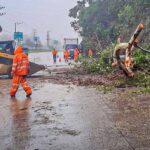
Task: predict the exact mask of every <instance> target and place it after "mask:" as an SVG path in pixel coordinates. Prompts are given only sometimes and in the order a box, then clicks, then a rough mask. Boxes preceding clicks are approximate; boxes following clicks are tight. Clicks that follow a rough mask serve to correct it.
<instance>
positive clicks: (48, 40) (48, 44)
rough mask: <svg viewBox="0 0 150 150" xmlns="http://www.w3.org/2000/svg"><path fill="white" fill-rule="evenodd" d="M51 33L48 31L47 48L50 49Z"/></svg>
mask: <svg viewBox="0 0 150 150" xmlns="http://www.w3.org/2000/svg"><path fill="white" fill-rule="evenodd" d="M49 33H50V31H47V47H48V48H49V47H50V35H49Z"/></svg>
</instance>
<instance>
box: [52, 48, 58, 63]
mask: <svg viewBox="0 0 150 150" xmlns="http://www.w3.org/2000/svg"><path fill="white" fill-rule="evenodd" d="M57 53H58V51H57V50H56V49H55V48H54V49H53V50H52V55H53V61H54V64H56V59H57Z"/></svg>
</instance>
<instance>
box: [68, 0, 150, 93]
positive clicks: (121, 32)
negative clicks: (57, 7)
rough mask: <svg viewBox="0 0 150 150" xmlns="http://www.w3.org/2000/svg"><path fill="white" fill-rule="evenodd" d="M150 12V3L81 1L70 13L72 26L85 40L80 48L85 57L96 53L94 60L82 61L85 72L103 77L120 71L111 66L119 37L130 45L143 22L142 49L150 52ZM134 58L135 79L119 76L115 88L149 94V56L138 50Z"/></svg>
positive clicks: (147, 0) (130, 0) (143, 1)
mask: <svg viewBox="0 0 150 150" xmlns="http://www.w3.org/2000/svg"><path fill="white" fill-rule="evenodd" d="M149 11H150V2H149V0H136V2H135V1H133V0H127V1H122V0H111V1H110V0H105V1H100V0H80V1H78V2H77V5H76V6H74V7H73V8H72V9H70V11H69V16H70V17H72V18H74V21H72V22H71V26H72V27H73V28H74V30H75V31H76V32H78V33H79V34H80V35H81V37H82V42H81V47H82V49H83V53H84V55H85V54H87V50H88V49H89V48H91V49H93V50H94V57H93V58H83V63H82V65H81V67H82V68H83V70H84V71H85V72H87V73H94V74H103V75H110V74H113V75H114V74H115V73H117V72H118V71H119V68H117V69H113V68H112V67H111V63H112V53H113V50H114V47H115V45H116V41H117V37H118V36H121V40H122V41H121V42H128V41H129V39H130V37H131V35H132V33H133V32H134V30H135V28H136V27H137V25H138V24H139V23H141V22H142V23H144V31H143V32H142V35H141V37H140V38H139V43H140V45H141V46H142V47H143V48H145V49H150V45H149V41H150V28H149V26H150V16H149ZM133 58H134V63H135V64H134V71H135V72H136V75H135V77H134V78H132V79H128V78H126V77H125V76H124V77H123V78H122V77H121V78H120V77H119V75H118V78H115V79H114V81H115V82H116V84H118V85H116V86H121V85H124V86H135V87H141V89H140V91H139V93H140V92H141V93H142V92H143V93H144V92H149V93H150V54H149V53H144V52H142V51H140V50H138V49H135V52H134V56H133ZM106 89H107V88H106ZM108 89H111V88H108Z"/></svg>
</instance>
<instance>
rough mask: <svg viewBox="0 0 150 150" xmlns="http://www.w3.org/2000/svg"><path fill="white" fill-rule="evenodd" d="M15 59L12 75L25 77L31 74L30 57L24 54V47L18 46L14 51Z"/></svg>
mask: <svg viewBox="0 0 150 150" xmlns="http://www.w3.org/2000/svg"><path fill="white" fill-rule="evenodd" d="M14 54H15V56H14V59H13V65H12V71H11V74H13V75H19V76H25V75H27V74H28V73H29V60H28V56H27V55H26V54H24V53H23V49H22V47H20V46H18V47H17V48H16V50H15V51H14Z"/></svg>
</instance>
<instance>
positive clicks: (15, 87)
mask: <svg viewBox="0 0 150 150" xmlns="http://www.w3.org/2000/svg"><path fill="white" fill-rule="evenodd" d="M20 84H21V85H22V87H23V89H24V91H25V92H26V94H27V95H28V94H31V93H32V90H31V88H30V86H29V84H28V82H27V81H26V78H25V77H24V76H17V75H15V76H13V79H12V86H11V89H10V95H11V96H15V94H16V92H17V90H18V88H19V85H20Z"/></svg>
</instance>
